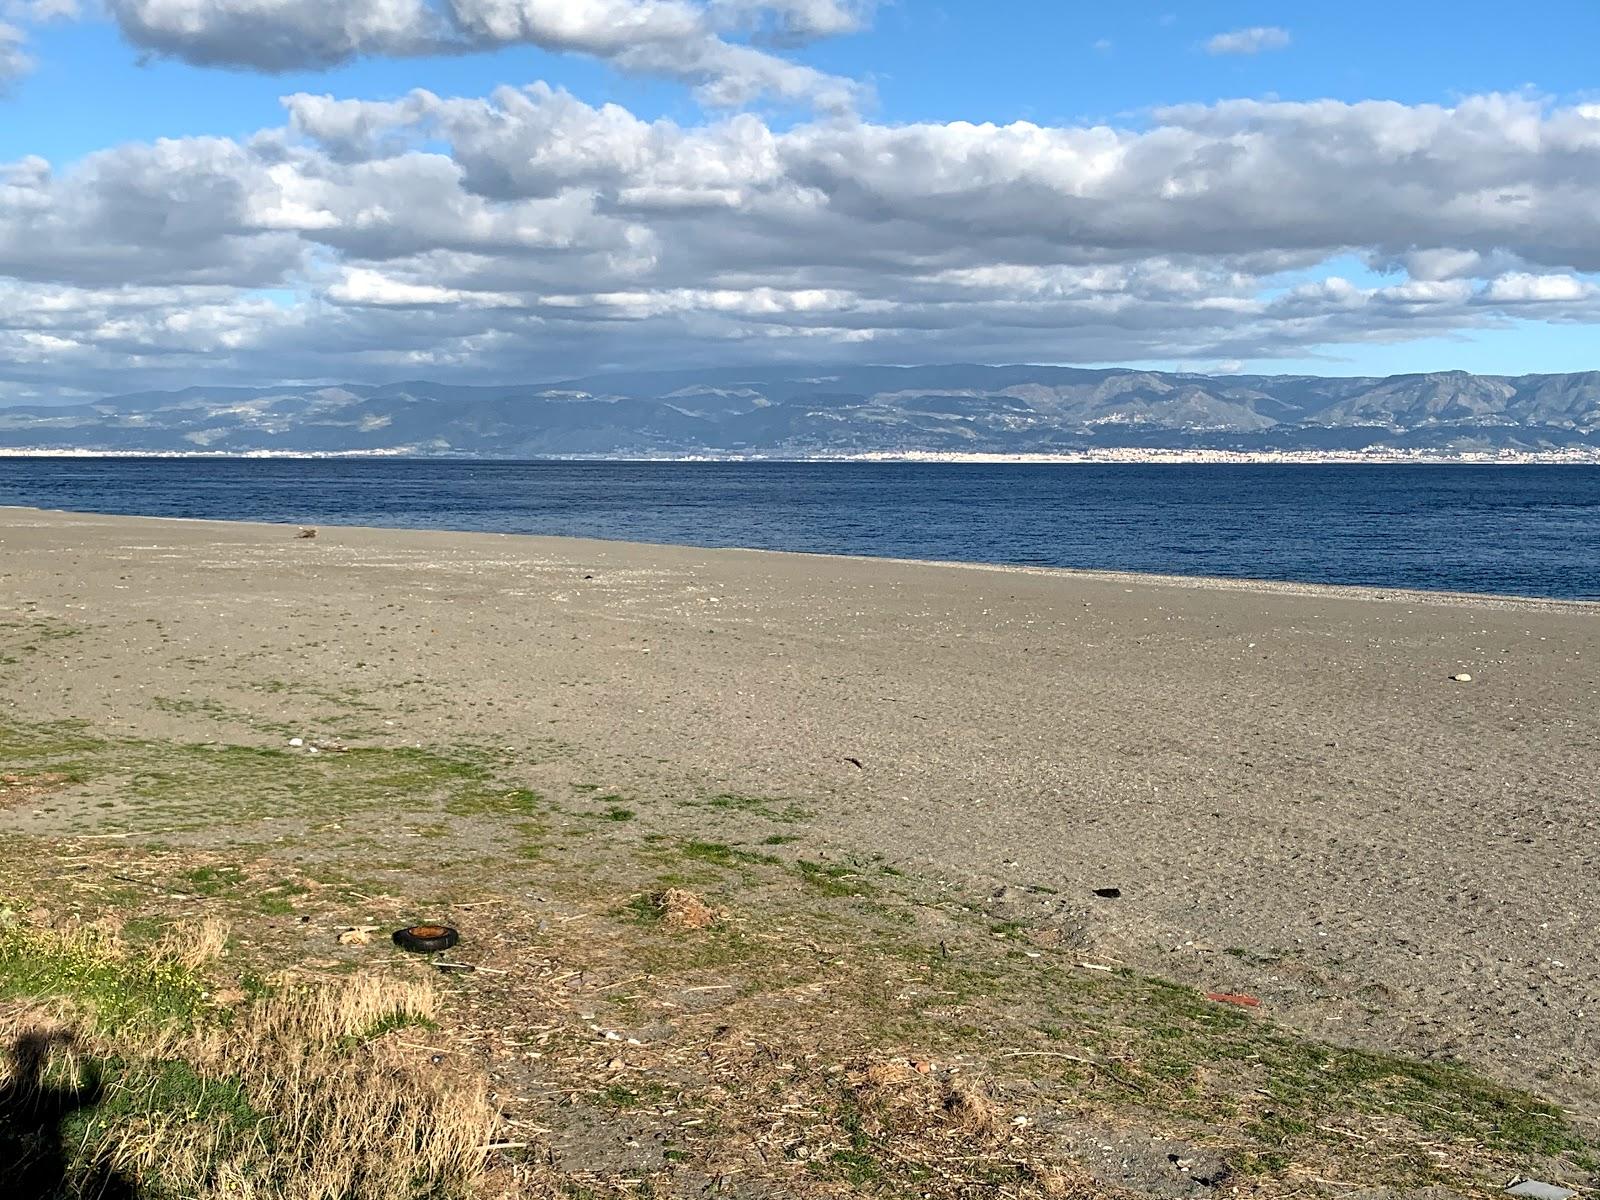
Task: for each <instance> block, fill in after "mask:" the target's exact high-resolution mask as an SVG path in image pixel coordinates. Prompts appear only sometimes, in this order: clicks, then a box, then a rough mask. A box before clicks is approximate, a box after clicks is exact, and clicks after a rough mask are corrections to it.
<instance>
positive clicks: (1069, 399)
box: [0, 365, 1600, 458]
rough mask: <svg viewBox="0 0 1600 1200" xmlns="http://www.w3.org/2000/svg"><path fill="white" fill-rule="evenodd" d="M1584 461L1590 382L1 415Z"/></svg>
mask: <svg viewBox="0 0 1600 1200" xmlns="http://www.w3.org/2000/svg"><path fill="white" fill-rule="evenodd" d="M1109 448H1145V449H1170V450H1229V451H1243V452H1264V451H1360V450H1367V449H1372V450H1389V451H1399V452H1432V453H1442V454H1454V453H1467V452H1480V451H1503V450H1512V451H1527V452H1548V451H1563V450H1586V451H1587V450H1594V449H1600V371H1588V372H1583V373H1580V374H1569V375H1521V376H1493V375H1472V374H1468V373H1466V372H1459V371H1447V372H1437V373H1433V374H1423V375H1396V376H1390V377H1388V378H1328V377H1320V376H1310V375H1231V376H1206V375H1193V374H1177V373H1167V372H1159V371H1137V370H1118V369H1112V370H1084V369H1079V368H1071V367H1044V366H975V365H956V366H930V367H841V368H834V369H829V370H827V371H826V372H822V371H818V370H816V369H812V370H809V371H807V370H798V369H793V368H790V369H780V368H760V369H746V370H737V369H717V370H704V371H658V372H634V373H617V374H610V375H599V376H593V377H589V378H582V379H572V380H566V381H560V382H552V383H539V384H531V385H521V386H503V387H462V386H454V385H449V384H440V383H429V382H407V383H392V384H386V385H381V386H370V385H357V384H347V385H339V386H323V385H319V386H302V385H292V386H279V387H265V388H211V387H192V388H186V389H184V390H182V391H175V392H141V393H137V394H132V395H125V396H113V397H109V398H107V399H103V400H96V401H92V402H87V403H76V404H64V405H13V406H9V407H0V449H8V450H26V451H45V450H55V451H109V452H119V453H129V452H147V453H172V452H191V453H193V452H211V453H236V454H248V453H261V452H277V453H310V454H349V453H405V454H416V455H463V456H474V457H493V458H536V457H543V456H627V457H633V456H643V457H650V456H681V455H727V456H773V457H796V458H805V457H833V456H839V455H861V454H867V455H895V454H909V453H946V454H961V453H984V454H1056V453H1059V454H1069V453H1074V452H1079V451H1093V450H1097V449H1109Z"/></svg>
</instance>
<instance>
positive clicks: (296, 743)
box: [289, 738, 306, 750]
mask: <svg viewBox="0 0 1600 1200" xmlns="http://www.w3.org/2000/svg"><path fill="white" fill-rule="evenodd" d="M305 744H306V740H305V738H290V739H289V745H291V746H293V747H295V749H297V750H298V749H299V748H300V747H301V746H304V745H305Z"/></svg>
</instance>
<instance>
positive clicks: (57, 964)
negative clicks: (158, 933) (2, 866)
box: [0, 922, 211, 1031]
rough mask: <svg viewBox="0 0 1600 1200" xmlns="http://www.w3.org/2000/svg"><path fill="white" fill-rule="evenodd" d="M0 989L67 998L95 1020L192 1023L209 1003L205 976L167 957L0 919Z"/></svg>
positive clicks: (13, 994) (115, 1024)
mask: <svg viewBox="0 0 1600 1200" xmlns="http://www.w3.org/2000/svg"><path fill="white" fill-rule="evenodd" d="M0 997H4V998H6V999H17V1000H35V1001H37V1000H50V999H67V1000H71V1001H73V1002H74V1003H75V1004H77V1005H80V1006H82V1007H84V1008H86V1009H88V1010H89V1011H90V1012H91V1013H92V1014H93V1017H94V1020H95V1022H96V1024H97V1026H98V1027H100V1028H101V1029H103V1030H106V1031H116V1030H122V1029H126V1028H129V1027H131V1026H138V1025H145V1026H149V1025H158V1026H159V1025H168V1024H175V1025H181V1026H190V1025H193V1024H194V1023H195V1022H196V1021H197V1020H199V1019H200V1018H201V1017H202V1016H204V1015H205V1014H206V1013H207V1012H209V1011H210V1009H211V1006H210V1004H209V1003H208V1001H207V999H206V985H205V982H204V981H203V980H202V979H201V978H200V977H199V975H197V974H196V973H195V972H194V971H192V970H190V969H188V968H186V967H184V966H182V965H181V964H179V963H177V962H175V961H173V960H171V959H167V958H155V957H150V956H147V955H132V954H125V953H123V952H122V951H121V950H120V948H119V947H117V946H116V945H115V944H114V943H112V942H111V941H110V940H109V939H106V938H103V937H99V936H97V935H94V934H91V933H79V934H75V935H71V936H65V935H59V934H55V933H52V932H49V931H44V930H36V929H31V928H29V927H27V926H23V925H20V924H17V923H15V922H12V923H6V924H0Z"/></svg>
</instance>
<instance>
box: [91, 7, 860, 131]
mask: <svg viewBox="0 0 1600 1200" xmlns="http://www.w3.org/2000/svg"><path fill="white" fill-rule="evenodd" d="M106 6H107V10H108V11H109V13H110V15H111V17H112V18H113V19H114V20H115V21H116V23H117V25H118V27H119V28H120V29H121V31H122V34H123V36H124V37H125V38H126V39H127V40H128V41H129V42H130V43H132V44H133V45H134V46H136V47H138V48H139V49H140V50H142V51H144V52H146V53H149V54H155V55H162V56H166V57H171V58H177V59H182V60H183V61H185V62H189V63H193V64H196V65H199V66H209V67H233V68H238V69H244V70H255V71H268V72H280V71H290V70H300V69H306V68H324V67H331V66H336V65H338V64H340V63H344V62H348V61H350V60H351V59H354V58H358V57H367V56H394V57H405V56H413V55H431V54H467V53H472V52H474V51H480V50H488V49H495V48H498V47H501V46H506V45H512V44H529V45H535V46H539V47H542V48H543V49H546V50H551V51H555V52H559V53H573V54H583V55H588V56H591V57H594V58H598V59H601V60H604V61H606V62H609V63H611V64H613V65H615V66H616V67H618V68H619V69H621V70H624V71H630V72H637V73H641V74H651V75H660V76H664V77H667V78H671V79H676V80H680V81H682V82H685V83H688V84H690V85H692V86H694V87H695V89H696V91H697V94H698V95H699V96H700V97H701V99H702V100H704V101H705V102H707V103H709V104H714V105H718V106H723V107H732V106H739V105H743V104H746V103H749V102H750V101H752V100H754V99H757V98H760V97H771V98H774V99H777V100H780V101H785V102H794V103H803V104H812V105H816V106H817V107H819V108H824V109H837V110H844V109H848V108H850V107H851V106H853V105H854V104H855V102H856V101H857V100H858V99H859V97H860V94H861V89H860V87H859V86H858V85H857V84H855V83H853V82H851V81H849V80H845V79H840V78H837V77H834V76H830V75H827V74H825V73H823V72H820V71H817V70H814V69H812V68H810V67H806V66H803V65H800V64H798V63H794V62H791V61H790V60H788V59H786V58H783V57H781V56H779V55H776V54H773V53H770V52H769V51H768V50H765V49H762V48H760V47H759V46H758V45H757V44H755V43H758V42H775V43H782V44H785V45H787V44H795V43H799V42H803V41H810V40H815V39H816V38H821V37H831V36H836V35H839V34H844V33H850V32H853V31H855V30H856V29H859V28H861V26H862V24H863V22H864V21H865V19H866V14H867V11H868V10H867V9H866V8H865V7H863V6H861V5H859V4H856V3H851V2H849V0H106ZM740 39H743V40H740Z"/></svg>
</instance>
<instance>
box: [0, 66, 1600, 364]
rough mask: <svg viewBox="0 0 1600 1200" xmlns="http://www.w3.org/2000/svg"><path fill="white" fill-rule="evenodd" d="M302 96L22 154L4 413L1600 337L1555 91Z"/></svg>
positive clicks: (1596, 295)
mask: <svg viewBox="0 0 1600 1200" xmlns="http://www.w3.org/2000/svg"><path fill="white" fill-rule="evenodd" d="M285 104H286V108H287V113H288V119H287V121H286V123H285V124H284V125H283V126H282V127H281V128H276V129H269V130H266V131H263V132H262V133H260V134H258V135H256V136H255V137H252V138H249V139H229V138H198V137H197V138H180V139H169V140H163V141H157V142H154V143H148V144H143V143H139V144H129V145H123V146H117V147H113V148H110V149H107V150H104V151H101V152H99V153H97V154H93V155H90V156H88V157H86V158H84V159H82V160H80V161H78V162H74V163H65V164H59V165H58V164H53V163H50V162H47V161H46V160H44V159H41V158H24V159H21V160H18V161H16V162H13V163H10V164H8V165H0V277H3V278H5V279H6V280H7V281H8V282H6V283H5V286H3V287H0V298H3V300H0V395H3V394H6V392H7V390H8V389H19V388H25V387H34V386H40V381H42V380H47V379H55V380H57V381H58V382H59V381H60V380H63V379H66V380H71V381H73V383H74V385H75V386H79V387H82V388H85V389H88V390H93V389H95V388H97V387H103V388H104V389H105V390H120V391H126V390H130V389H133V388H136V387H140V386H164V385H166V384H169V383H178V382H183V381H187V380H190V379H192V377H193V373H194V371H195V369H196V367H195V364H196V363H198V362H203V363H204V370H205V373H206V377H207V378H208V379H222V378H230V377H232V378H237V379H240V380H249V379H260V378H263V377H268V378H283V377H295V378H323V377H337V378H351V379H362V378H379V379H381V378H385V377H388V376H389V375H390V374H391V373H392V372H394V371H396V370H407V371H412V372H422V371H430V370H434V371H439V372H444V371H449V372H450V373H451V375H452V376H453V377H460V378H463V379H481V380H485V381H487V380H515V379H527V378H551V377H558V376H561V375H567V374H575V373H580V372H582V371H584V370H587V369H590V368H592V367H598V366H601V365H616V364H653V365H683V366H693V365H697V364H700V363H708V362H709V363H724V364H725V363H728V362H749V361H756V360H771V359H805V360H807V361H817V362H826V361H846V360H855V361H860V360H878V361H883V360H890V361H904V362H914V361H926V360H930V359H931V360H940V361H947V360H949V359H951V358H962V357H970V358H979V359H987V360H1027V359H1032V360H1036V361H1037V360H1043V361H1052V362H1071V361H1106V360H1116V359H1148V358H1160V359H1168V360H1184V361H1194V362H1202V361H1206V362H1214V361H1223V360H1228V359H1242V360H1259V359H1262V358H1271V357H1274V356H1279V355H1294V356H1300V357H1303V356H1305V355H1308V354H1316V353H1321V352H1325V351H1327V349H1328V348H1330V347H1337V346H1339V345H1341V344H1347V343H1357V342H1365V341H1389V340H1399V339H1406V338H1422V337H1437V336H1446V335H1449V334H1452V333H1457V332H1460V331H1462V330H1468V329H1473V328H1480V327H1483V326H1486V325H1493V324H1496V323H1503V322H1505V321H1507V320H1508V319H1510V318H1513V317H1533V318H1535V319H1541V320H1556V321H1585V322H1597V321H1600V286H1597V282H1596V281H1597V278H1600V211H1597V210H1596V208H1595V206H1594V204H1593V197H1592V188H1591V187H1590V184H1589V181H1590V180H1592V179H1594V178H1596V177H1600V122H1596V121H1594V120H1593V119H1592V118H1591V117H1590V116H1588V115H1587V114H1585V113H1584V112H1582V111H1580V110H1579V109H1577V108H1574V107H1560V106H1551V105H1547V104H1542V103H1540V102H1538V101H1536V100H1533V99H1530V98H1527V97H1522V96H1499V95H1488V96H1477V97H1470V98H1466V99H1463V100H1461V101H1459V102H1458V103H1456V104H1453V105H1450V106H1440V105H1404V104H1397V103H1388V102H1367V103H1357V104H1347V103H1341V102H1336V101H1318V102H1313V103H1283V102H1265V101H1248V102H1244V101H1235V102H1227V103H1222V104H1215V105H1204V106H1185V107H1180V108H1174V109H1170V110H1166V111H1162V112H1159V113H1157V114H1155V115H1154V118H1153V120H1152V121H1151V122H1150V123H1149V124H1148V125H1141V126H1139V127H1123V126H1117V125H1096V124H1066V125H1043V124H1035V123H1028V122H1017V123H1013V124H1008V125H988V124H970V123H964V122H951V123H933V122H924V123H917V124H908V125H889V124H881V123H873V122H869V121H865V120H861V119H854V120H842V121H841V120H833V119H828V120H814V121H811V122H809V123H802V124H798V125H784V124H779V123H773V122H769V121H767V120H765V119H763V118H761V117H759V116H757V115H755V114H751V113H743V114H738V115H732V116H726V117H721V118H718V119H712V120H706V121H700V122H695V123H682V122H678V121H673V120H665V119H657V120H647V119H643V118H641V117H639V116H638V115H636V114H634V113H632V112H630V111H628V110H627V109H625V108H623V107H621V106H618V105H594V104H589V103H585V102H584V101H582V100H580V99H579V98H577V97H575V96H573V95H571V94H569V93H567V92H565V91H561V90H559V89H555V88H551V87H549V86H546V85H543V84H536V85H533V86H529V87H525V88H502V89H499V90H497V91H495V92H493V93H492V94H491V95H489V96H485V97H450V96H439V95H435V94H433V93H430V92H426V91H417V92H413V93H412V94H410V95H408V96H405V97H402V98H400V99H397V100H385V101H363V100H359V99H348V98H337V97H331V96H316V95H295V96H291V97H289V98H288V99H287V100H286V101H285ZM1352 259H1355V260H1357V261H1361V262H1365V263H1366V264H1368V265H1369V266H1370V267H1372V268H1373V269H1374V270H1376V271H1377V272H1379V273H1380V274H1379V275H1378V276H1372V277H1367V278H1353V277H1352V275H1353V273H1352V272H1350V271H1349V270H1348V268H1346V269H1343V270H1341V269H1336V268H1335V265H1334V264H1348V263H1349V262H1350V261H1351V260H1352ZM1374 278H1377V279H1379V280H1380V281H1379V282H1376V283H1375V282H1373V279H1374ZM7 381H9V382H7Z"/></svg>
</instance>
